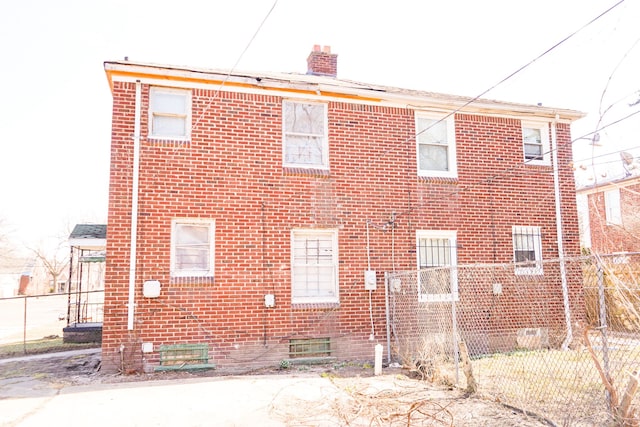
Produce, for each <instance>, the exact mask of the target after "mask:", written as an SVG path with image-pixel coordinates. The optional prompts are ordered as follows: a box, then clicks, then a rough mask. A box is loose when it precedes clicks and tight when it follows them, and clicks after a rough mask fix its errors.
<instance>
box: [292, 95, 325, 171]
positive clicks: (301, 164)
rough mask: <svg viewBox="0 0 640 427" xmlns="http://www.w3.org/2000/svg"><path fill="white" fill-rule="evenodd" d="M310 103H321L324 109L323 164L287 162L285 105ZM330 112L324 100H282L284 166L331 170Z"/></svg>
mask: <svg viewBox="0 0 640 427" xmlns="http://www.w3.org/2000/svg"><path fill="white" fill-rule="evenodd" d="M287 103H289V104H309V105H320V106H322V108H323V110H324V113H323V114H324V123H323V132H324V135H323V138H322V164H321V165H308V164H304V163H287V152H286V142H287V135H288V133H287V129H286V127H285V126H286V125H285V123H286V120H285V116H284V106H285V104H287ZM328 117H329V114H328V106H327V104H326V103H324V102H313V101H306V100H294V99H285V100H283V101H282V166H283V167H287V168H302V169H320V170H329V123H328V121H329V118H328Z"/></svg>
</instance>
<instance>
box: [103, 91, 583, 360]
mask: <svg viewBox="0 0 640 427" xmlns="http://www.w3.org/2000/svg"><path fill="white" fill-rule="evenodd" d="M148 93H149V87H148V86H146V85H144V86H143V93H142V98H143V102H142V115H141V116H142V117H141V119H142V136H143V138H142V141H141V162H140V199H139V216H138V229H137V231H138V246H137V255H138V256H137V265H136V271H137V275H136V280H135V301H136V306H135V327H134V330H133V331H127V298H128V280H129V266H128V260H129V253H130V252H129V239H130V224H131V218H130V215H131V178H132V172H131V168H132V162H133V138H132V136H133V133H134V129H133V126H134V107H135V106H134V95H135V86H134V84H133V83H119V82H115V83H114V91H113V95H114V105H113V130H112V153H111V183H110V185H111V190H110V197H109V224H108V235H107V242H108V246H107V253H108V258H107V259H108V262H107V271H106V295H105V321H104V330H103V363H104V365H105V366H106V367H111V369H121V370H123V371H134V370H140V369H147V368H148V367H149V366H151V365H153V364H154V363H156V362H157V354H156V353H151V354H147V355H143V354H142V353H141V351H140V345H141V343H142V342H152V343H154V345H156V346H157V345H160V344H168V343H179V342H207V343H209V345H210V348H211V354H212V357H213V358H214V359H215V363H217V364H218V365H220V366H223V365H243V364H247V365H255V364H264V363H272V362H274V361H278V360H281V359H285V358H287V352H288V342H289V339H293V338H308V337H331V338H332V346H333V348H332V355H334V356H337V357H341V358H371V357H373V347H374V344H375V342H383V343H384V342H385V341H386V335H385V333H386V331H385V328H386V325H385V302H384V287H383V272H384V271H391V270H393V269H394V268H395V269H397V270H406V269H414V268H415V266H416V254H415V233H416V230H419V229H425V230H428V229H446V230H457V232H458V246H459V248H458V263H460V264H467V263H488V262H510V261H511V259H512V236H511V226H512V225H536V226H540V227H541V229H542V233H543V245H544V252H543V257H544V258H545V259H550V258H557V257H558V254H557V246H556V243H555V242H556V226H555V212H554V210H553V209H554V198H553V176H552V173H551V172H552V169H551V167H545V166H528V165H523V160H522V142H521V126H520V122H519V121H518V120H514V119H496V118H489V117H482V116H475V115H469V114H458V115H456V117H455V119H456V138H457V146H458V149H457V153H458V175H459V179H458V180H457V181H451V180H437V179H436V180H432V179H423V178H418V177H417V174H416V146H415V140H414V139H413V138H412V135H414V133H415V129H414V115H413V111H412V110H410V109H403V108H391V107H377V106H368V105H355V104H350V103H342V102H330V103H329V107H328V115H329V117H328V123H329V151H330V155H329V162H330V174H329V176H309V175H306V176H305V174H304V173H299V172H296V173H289V172H286V171H283V168H282V137H281V132H282V125H281V113H282V106H281V103H282V99H281V98H279V97H276V96H266V95H253V94H238V93H229V92H225V91H221V92H219V93H218V95H217V97H216V98H215V99H212V98H211V97H212V95H213V93H214V92H213V91H207V90H202V89H197V90H194V91H193V114H192V116H193V123H194V124H195V127H194V129H193V131H192V140H191V142H190V143H188V144H182V145H181V144H167V143H160V142H153V141H148V140H147V139H146V138H145V136H146V135H147V107H148ZM558 141H559V145H560V150H559V158H560V174H561V176H562V179H563V180H564V182H563V185H562V200H563V225H564V233H565V239H566V242H565V243H566V245H565V251H566V253H567V254H569V255H572V254H578V253H579V241H578V226H577V217H576V209H575V197H574V193H573V174H572V172H571V168H570V167H569V165H568V164H569V162H570V159H571V145H570V143H569V141H570V135H569V126H568V125H563V124H560V125H558ZM181 217H185V218H208V219H214V220H215V281H214V282H213V283H209V284H200V285H192V286H185V285H183V284H171V280H170V277H169V260H170V234H171V220H172V219H174V218H181ZM392 218H394V219H395V228H394V229H393V231H392V229H391V228H387V230H386V231H383V230H381V229H379V228H378V227H375V225H380V224H383V223H386V222H388V221H390V220H391V219H392ZM367 221H371V222H372V224H373V225H374V227H372V228H371V229H370V239H369V240H370V252H369V253H370V262H371V268H372V269H375V270H377V272H378V290H376V291H374V292H373V294H372V302H373V304H372V305H373V310H372V316H373V322H374V328H375V340H376V341H375V342H371V341H369V335H370V333H371V320H370V313H369V292H368V291H365V289H364V284H363V272H364V270H365V269H367V244H366V242H367ZM306 227H331V228H337V229H338V230H339V231H338V240H339V262H340V264H339V277H340V305H339V307H331V308H321V307H316V308H300V307H295V306H292V304H291V295H290V269H289V264H290V250H289V249H290V238H291V237H290V236H291V234H290V233H291V229H292V228H306ZM149 279H156V280H159V281H160V282H161V283H162V292H161V295H160V297H159V298H157V299H146V298H143V297H142V283H143V281H144V280H149ZM267 293H269V294H274V295H275V298H276V306H275V308H265V307H264V295H265V294H267ZM576 295H577V294H576ZM556 297H557V296H556ZM514 315H517V314H514ZM121 349H122V354H121V353H120V351H121Z"/></svg>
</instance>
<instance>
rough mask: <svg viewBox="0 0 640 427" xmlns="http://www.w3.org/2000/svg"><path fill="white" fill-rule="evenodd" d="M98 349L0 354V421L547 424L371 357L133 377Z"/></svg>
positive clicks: (23, 424) (125, 425) (26, 424)
mask: <svg viewBox="0 0 640 427" xmlns="http://www.w3.org/2000/svg"><path fill="white" fill-rule="evenodd" d="M100 357H101V355H100V350H99V349H88V350H77V351H74V352H67V353H59V354H57V355H55V354H54V355H51V354H49V355H39V356H29V357H24V358H17V359H12V360H0V426H1V427H18V426H20V427H40V426H52V427H57V426H61V427H74V426H78V427H80V426H82V427H87V426H90V427H101V426H105V427H106V426H109V427H113V426H118V427H130V426H144V427H147V426H159V427H164V426H180V427H184V426H187V427H191V426H347V425H348V426H371V425H379V426H382V425H384V426H407V425H411V426H435V425H438V426H456V427H479V426H483V427H485V426H491V427H511V426H514V425H518V426H520V427H538V426H541V425H549V424H548V423H545V422H542V421H541V420H540V419H538V418H536V417H531V416H528V415H525V414H523V413H522V412H518V411H514V410H513V408H507V407H505V406H502V405H500V404H499V403H497V402H495V401H487V400H481V399H477V398H473V397H469V396H466V395H465V394H464V392H463V391H462V390H459V389H455V388H450V387H448V386H447V387H443V386H442V385H438V384H433V383H428V382H425V381H417V380H415V379H411V378H409V377H407V375H406V374H407V372H406V371H405V370H403V369H401V368H384V370H383V374H382V375H380V376H374V375H373V369H372V368H371V367H370V366H368V365H359V364H356V363H344V364H336V365H330V366H317V367H305V366H300V367H295V368H291V369H288V370H286V371H279V370H274V371H272V372H270V373H268V374H261V375H225V374H224V373H222V372H216V373H215V375H214V376H195V377H194V376H191V375H190V374H187V375H189V376H184V377H183V376H182V375H180V376H178V377H169V378H172V379H165V378H166V377H165V378H163V377H158V376H156V375H155V374H153V375H152V376H151V377H145V376H141V377H137V380H136V378H133V377H127V376H115V377H108V376H106V377H105V376H101V375H98V374H97V373H96V367H97V366H98V364H99V361H100ZM70 378H71V379H72V380H70ZM150 378H152V379H150ZM158 378H161V379H158ZM111 380H114V381H115V382H111Z"/></svg>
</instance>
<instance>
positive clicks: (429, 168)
mask: <svg viewBox="0 0 640 427" xmlns="http://www.w3.org/2000/svg"><path fill="white" fill-rule="evenodd" d="M416 143H417V146H418V147H417V151H418V175H420V176H426V177H446V178H457V176H458V171H457V166H456V140H455V124H454V121H453V118H451V117H449V118H447V119H442V118H438V117H435V116H428V115H427V116H425V115H423V114H417V115H416Z"/></svg>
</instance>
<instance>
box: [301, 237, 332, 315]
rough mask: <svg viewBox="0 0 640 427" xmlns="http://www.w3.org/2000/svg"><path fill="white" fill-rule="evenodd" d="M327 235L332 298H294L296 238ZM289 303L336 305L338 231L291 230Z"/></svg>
mask: <svg viewBox="0 0 640 427" xmlns="http://www.w3.org/2000/svg"><path fill="white" fill-rule="evenodd" d="M320 234H322V235H327V234H331V244H332V250H333V254H334V256H333V272H334V277H333V292H334V296H331V297H296V296H294V292H293V291H294V289H293V286H294V283H295V277H294V276H295V273H294V250H293V248H294V245H295V239H296V236H309V235H311V236H313V235H320ZM290 251H291V302H292V303H293V304H337V303H339V302H340V292H339V291H340V285H339V280H338V278H339V274H338V266H339V257H338V230H337V229H334V228H322V229H309V228H297V229H292V230H291V249H290Z"/></svg>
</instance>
